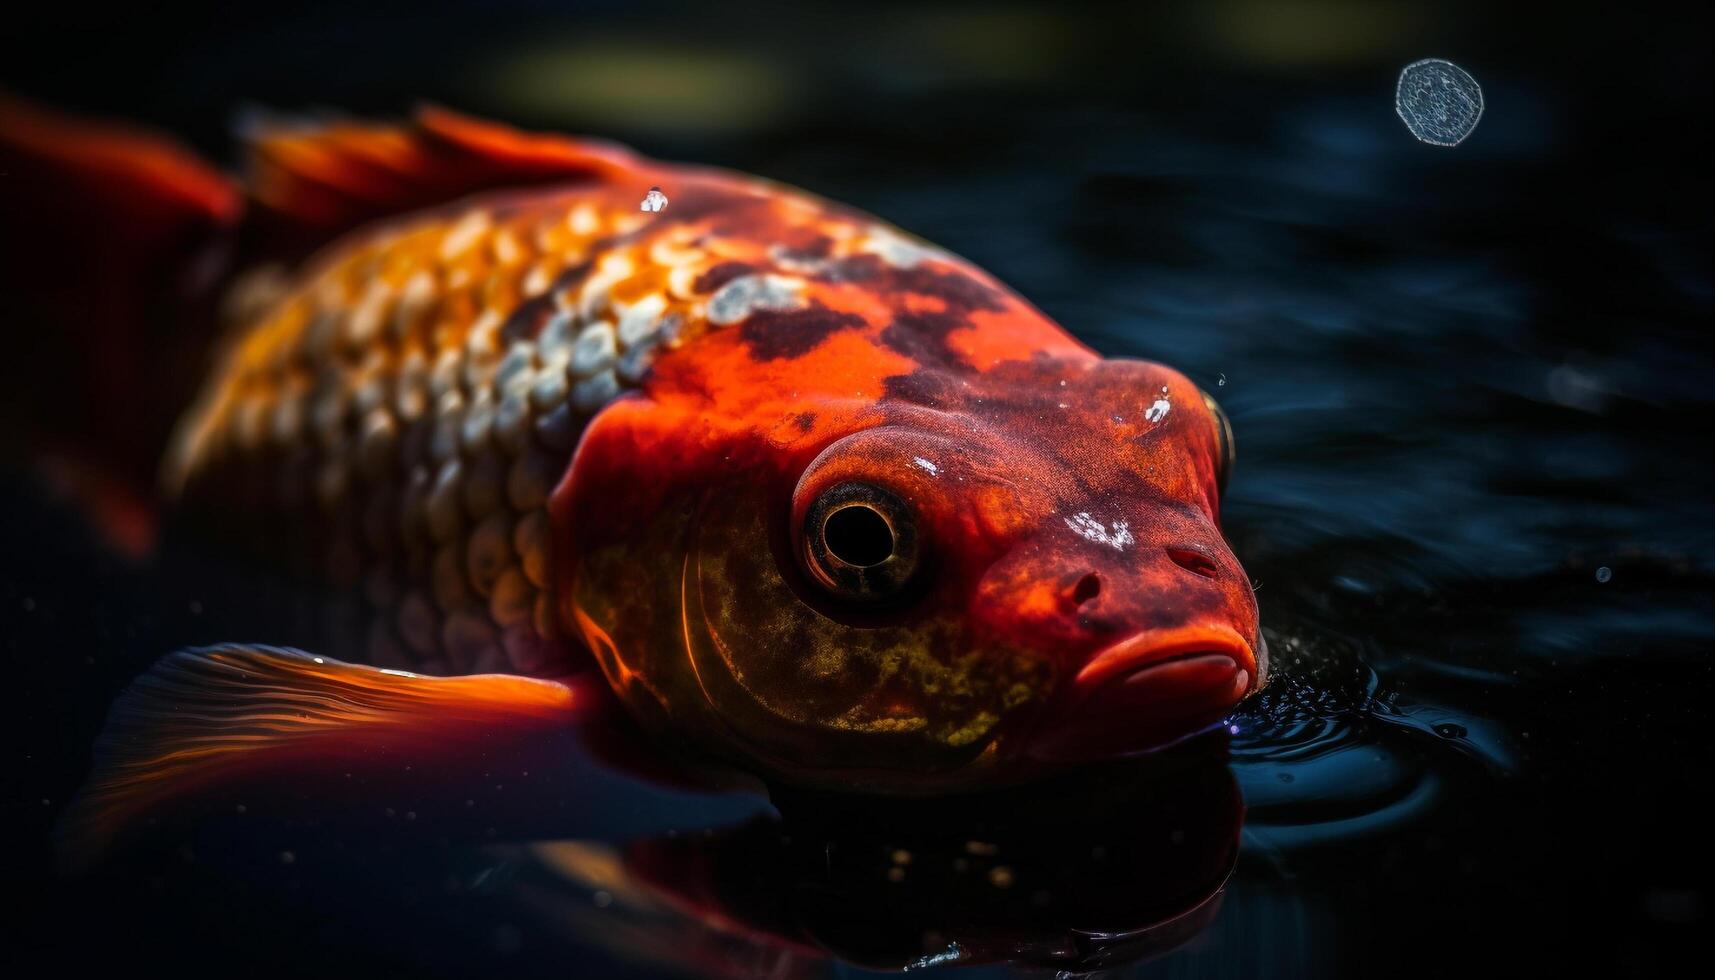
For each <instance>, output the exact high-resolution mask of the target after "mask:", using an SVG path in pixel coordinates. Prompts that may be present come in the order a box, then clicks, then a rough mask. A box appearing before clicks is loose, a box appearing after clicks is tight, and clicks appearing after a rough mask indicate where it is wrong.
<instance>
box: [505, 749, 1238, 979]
mask: <svg viewBox="0 0 1715 980" xmlns="http://www.w3.org/2000/svg"><path fill="white" fill-rule="evenodd" d="M776 803H777V804H778V806H779V814H778V815H768V816H759V817H755V818H752V819H751V820H748V821H746V822H744V823H740V824H738V825H735V826H729V827H724V828H719V829H714V830H711V831H708V832H706V833H701V834H688V835H687V834H667V835H656V836H646V837H643V838H640V839H636V840H633V841H630V842H627V843H624V844H620V845H617V846H613V845H605V844H600V843H595V842H588V841H552V842H541V843H535V844H530V845H520V846H516V847H512V848H507V849H504V850H503V857H502V862H503V864H504V865H505V866H507V868H508V873H507V875H506V877H508V878H509V879H510V880H511V882H512V885H511V887H512V888H513V889H514V890H515V891H516V892H517V893H518V894H519V895H520V896H521V897H522V898H523V899H524V900H525V903H526V904H527V905H528V906H530V907H531V908H533V910H534V912H535V915H536V916H537V917H538V918H540V919H542V920H544V921H546V922H551V923H554V924H556V925H557V926H558V927H559V928H561V929H563V930H566V931H568V932H569V933H570V935H571V936H572V937H573V938H575V939H576V940H577V941H579V942H581V943H597V944H601V943H607V944H617V945H618V946H619V947H620V948H621V949H622V950H629V951H631V952H632V953H636V952H637V951H640V950H649V951H653V952H654V955H657V956H660V957H663V958H664V959H665V960H666V961H667V964H670V965H673V966H676V967H679V968H683V969H687V970H690V971H692V972H696V973H699V974H716V975H752V974H761V975H767V976H796V975H800V974H804V973H814V972H819V969H818V964H821V963H822V962H824V961H825V960H826V959H827V957H828V956H829V955H832V956H834V957H837V958H838V959H840V960H843V961H845V962H848V963H853V964H858V965H861V966H865V967H869V968H873V969H882V970H900V969H911V968H921V967H927V966H941V965H952V964H959V965H970V964H979V963H993V962H1007V963H1015V964H1020V965H1026V966H1032V967H1044V968H1055V969H1059V970H1064V971H1071V972H1078V973H1083V972H1089V971H1094V970H1100V969H1105V968H1110V967H1115V966H1120V965H1123V964H1126V963H1130V962H1135V961H1138V960H1142V959H1145V958H1148V957H1151V956H1154V955H1158V954H1161V953H1164V952H1167V951H1169V950H1172V949H1175V948H1178V947H1180V946H1182V945H1183V944H1185V943H1187V942H1189V941H1191V940H1192V939H1194V938H1195V937H1196V936H1197V935H1198V934H1199V933H1201V932H1202V931H1203V930H1204V929H1205V928H1206V927H1207V926H1208V925H1209V924H1210V923H1211V922H1213V921H1214V919H1215V917H1216V915H1217V914H1218V912H1219V909H1220V907H1221V898H1222V888H1223V885H1224V883H1225V882H1226V880H1227V877H1228V875H1229V874H1230V873H1231V871H1232V869H1233V867H1234V865H1235V862H1236V860H1237V857H1238V849H1239V829H1240V825H1241V822H1242V811H1243V807H1242V804H1241V801H1240V798H1239V792H1238V787H1237V785H1236V783H1235V782H1234V780H1233V777H1232V775H1231V773H1230V771H1229V770H1228V768H1227V766H1226V759H1225V751H1224V747H1223V746H1222V745H1221V744H1220V742H1219V741H1218V740H1215V739H1205V740H1202V742H1200V743H1199V744H1196V745H1190V746H1185V747H1182V748H1181V749H1179V750H1176V751H1174V752H1172V753H1170V754H1169V755H1167V756H1165V757H1162V758H1157V759H1149V760H1133V761H1130V762H1127V763H1123V764H1118V765H1112V766H1105V767H1101V768H1099V769H1095V770H1091V771H1088V772H1085V773H1082V774H1079V775H1077V776H1075V777H1071V778H1065V779H1060V780H1057V781H1055V782H1053V783H1049V784H1044V785H1037V786H1032V787H1026V788H1020V789H1015V790H1009V791H1004V792H998V793H990V794H983V795H980V796H972V797H964V798H958V799H950V800H935V801H923V800H917V801H899V800H892V801H889V800H883V799H874V798H864V799H856V798H850V797H839V796H825V795H810V794H796V793H789V794H785V795H779V794H777V796H776ZM667 964H661V965H667Z"/></svg>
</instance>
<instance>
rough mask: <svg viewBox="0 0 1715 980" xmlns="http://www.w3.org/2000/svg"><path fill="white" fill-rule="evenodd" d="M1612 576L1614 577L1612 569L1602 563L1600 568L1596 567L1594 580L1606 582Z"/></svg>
mask: <svg viewBox="0 0 1715 980" xmlns="http://www.w3.org/2000/svg"><path fill="white" fill-rule="evenodd" d="M1613 577H1614V570H1613V569H1611V568H1609V567H1608V566H1606V565H1603V566H1602V567H1601V568H1598V569H1596V581H1598V582H1603V583H1606V582H1607V581H1608V580H1609V579H1611V578H1613Z"/></svg>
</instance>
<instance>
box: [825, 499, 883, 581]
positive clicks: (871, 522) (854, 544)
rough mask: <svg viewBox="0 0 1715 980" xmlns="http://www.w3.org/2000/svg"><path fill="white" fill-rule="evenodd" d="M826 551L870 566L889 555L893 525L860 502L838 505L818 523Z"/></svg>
mask: <svg viewBox="0 0 1715 980" xmlns="http://www.w3.org/2000/svg"><path fill="white" fill-rule="evenodd" d="M822 540H823V541H824V542H825V543H826V545H827V548H828V553H829V554H831V555H833V556H834V557H835V558H838V559H839V560H840V561H843V562H845V563H846V564H848V565H853V566H856V567H858V568H871V567H874V566H876V565H879V564H881V563H882V562H884V561H886V560H887V559H888V558H890V557H892V555H893V528H892V526H890V525H889V524H888V523H887V518H885V517H883V516H881V514H880V513H879V512H877V511H876V510H874V509H872V508H870V507H866V506H864V505H862V504H854V505H852V506H850V507H841V508H840V509H839V510H836V511H834V512H833V513H832V514H829V515H828V520H827V522H826V523H825V524H823V525H822Z"/></svg>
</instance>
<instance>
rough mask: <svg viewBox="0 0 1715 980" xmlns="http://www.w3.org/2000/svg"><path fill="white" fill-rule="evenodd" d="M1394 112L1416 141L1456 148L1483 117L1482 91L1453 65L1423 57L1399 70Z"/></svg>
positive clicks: (1463, 71)
mask: <svg viewBox="0 0 1715 980" xmlns="http://www.w3.org/2000/svg"><path fill="white" fill-rule="evenodd" d="M1394 110H1395V111H1396V112H1398V113H1399V118H1400V119H1402V120H1404V121H1405V128H1406V129H1409V130H1411V135H1413V136H1415V137H1417V138H1418V139H1419V140H1421V141H1423V142H1425V143H1428V144H1430V145H1431V146H1458V145H1459V144H1460V143H1461V142H1463V141H1464V139H1465V137H1467V136H1469V135H1471V131H1472V130H1474V129H1476V128H1477V120H1479V119H1481V118H1482V117H1483V89H1482V87H1481V86H1479V85H1478V84H1477V80H1476V79H1475V78H1472V77H1471V76H1470V74H1469V73H1468V72H1466V71H1465V69H1463V68H1460V67H1459V66H1458V65H1455V64H1454V63H1453V62H1451V61H1444V60H1442V59H1440V58H1425V59H1423V60H1422V61H1414V62H1412V63H1411V64H1409V65H1406V66H1405V68H1404V69H1403V70H1402V71H1400V73H1399V85H1398V87H1397V88H1396V89H1395V90H1394Z"/></svg>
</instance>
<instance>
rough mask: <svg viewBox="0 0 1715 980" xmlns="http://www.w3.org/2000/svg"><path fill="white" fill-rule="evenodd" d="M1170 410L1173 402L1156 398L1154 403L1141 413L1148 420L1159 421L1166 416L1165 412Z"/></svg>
mask: <svg viewBox="0 0 1715 980" xmlns="http://www.w3.org/2000/svg"><path fill="white" fill-rule="evenodd" d="M1172 410H1173V403H1171V402H1169V401H1168V400H1167V399H1165V398H1157V399H1156V400H1155V404H1153V405H1151V406H1149V411H1147V412H1144V413H1143V417H1144V419H1145V420H1146V421H1149V422H1159V421H1161V420H1162V419H1164V418H1166V417H1167V413H1168V412H1171V411H1172Z"/></svg>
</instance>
